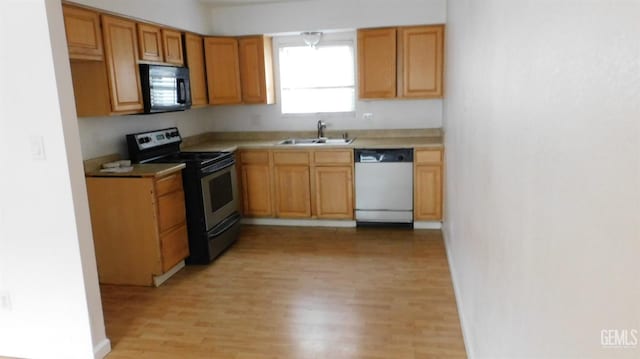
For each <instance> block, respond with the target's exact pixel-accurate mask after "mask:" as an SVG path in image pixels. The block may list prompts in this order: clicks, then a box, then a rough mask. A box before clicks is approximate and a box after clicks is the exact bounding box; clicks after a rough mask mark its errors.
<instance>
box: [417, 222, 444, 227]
mask: <svg viewBox="0 0 640 359" xmlns="http://www.w3.org/2000/svg"><path fill="white" fill-rule="evenodd" d="M413 228H414V229H442V222H440V221H415V222H413Z"/></svg>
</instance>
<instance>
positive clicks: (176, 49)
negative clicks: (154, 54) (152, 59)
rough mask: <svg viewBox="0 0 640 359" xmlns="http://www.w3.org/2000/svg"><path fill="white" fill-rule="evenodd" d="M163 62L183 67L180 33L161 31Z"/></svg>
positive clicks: (167, 30)
mask: <svg viewBox="0 0 640 359" xmlns="http://www.w3.org/2000/svg"><path fill="white" fill-rule="evenodd" d="M162 43H163V45H164V46H163V48H164V61H165V62H167V63H170V64H172V65H177V66H183V65H184V58H183V56H182V34H181V33H180V31H175V30H169V29H162Z"/></svg>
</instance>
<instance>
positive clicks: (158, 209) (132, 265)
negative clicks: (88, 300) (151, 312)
mask: <svg viewBox="0 0 640 359" xmlns="http://www.w3.org/2000/svg"><path fill="white" fill-rule="evenodd" d="M87 192H88V195H89V208H90V211H91V224H92V227H93V240H94V245H95V251H96V260H97V264H98V276H99V280H100V283H105V284H129V285H146V286H151V285H154V284H158V283H157V278H156V277H159V276H162V275H163V274H165V273H166V272H167V271H169V270H170V269H172V268H173V267H175V266H176V265H177V264H178V263H180V262H181V261H182V260H183V259H185V258H186V257H187V256H188V255H189V242H188V237H187V225H186V215H185V206H184V191H183V188H182V176H181V173H180V172H176V173H173V174H170V175H167V176H165V177H162V178H153V177H87ZM154 278H155V281H154Z"/></svg>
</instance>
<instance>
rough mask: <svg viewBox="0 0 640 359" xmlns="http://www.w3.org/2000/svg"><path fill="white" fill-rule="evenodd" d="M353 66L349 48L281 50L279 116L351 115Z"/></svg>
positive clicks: (345, 46) (353, 102)
mask: <svg viewBox="0 0 640 359" xmlns="http://www.w3.org/2000/svg"><path fill="white" fill-rule="evenodd" d="M353 62H354V54H353V46H352V45H327V46H319V47H316V48H311V47H309V46H285V47H281V48H280V51H279V68H280V88H281V95H282V96H281V97H282V112H283V113H317V112H351V111H353V110H354V107H355V68H354V63H353Z"/></svg>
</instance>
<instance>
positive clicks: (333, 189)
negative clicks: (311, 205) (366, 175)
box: [313, 166, 353, 219]
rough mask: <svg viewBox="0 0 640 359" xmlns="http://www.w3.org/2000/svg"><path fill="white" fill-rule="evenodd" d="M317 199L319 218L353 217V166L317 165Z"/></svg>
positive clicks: (315, 169)
mask: <svg viewBox="0 0 640 359" xmlns="http://www.w3.org/2000/svg"><path fill="white" fill-rule="evenodd" d="M313 172H314V180H315V200H316V206H315V207H316V216H317V217H318V218H327V219H328V218H333V219H353V168H352V167H348V166H336V167H327V166H323V167H315V168H314V170H313Z"/></svg>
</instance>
